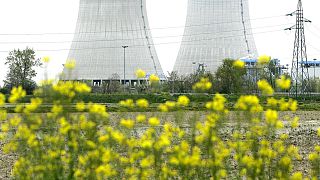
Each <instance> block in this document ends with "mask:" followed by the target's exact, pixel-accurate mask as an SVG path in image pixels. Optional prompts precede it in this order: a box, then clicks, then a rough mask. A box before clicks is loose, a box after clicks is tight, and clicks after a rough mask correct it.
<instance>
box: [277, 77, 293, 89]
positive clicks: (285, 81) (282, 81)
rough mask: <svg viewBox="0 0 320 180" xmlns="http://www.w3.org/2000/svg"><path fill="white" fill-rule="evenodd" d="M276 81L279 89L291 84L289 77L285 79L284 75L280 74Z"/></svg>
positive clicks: (287, 87)
mask: <svg viewBox="0 0 320 180" xmlns="http://www.w3.org/2000/svg"><path fill="white" fill-rule="evenodd" d="M276 83H277V86H278V87H280V88H281V89H284V90H288V89H290V86H291V79H287V78H286V76H284V75H282V76H281V78H280V79H277V82H276Z"/></svg>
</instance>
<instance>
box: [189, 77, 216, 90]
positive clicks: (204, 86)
mask: <svg viewBox="0 0 320 180" xmlns="http://www.w3.org/2000/svg"><path fill="white" fill-rule="evenodd" d="M211 88H212V83H211V82H210V81H209V78H201V80H200V82H197V83H196V84H194V85H193V86H192V89H193V90H199V91H207V90H210V89H211Z"/></svg>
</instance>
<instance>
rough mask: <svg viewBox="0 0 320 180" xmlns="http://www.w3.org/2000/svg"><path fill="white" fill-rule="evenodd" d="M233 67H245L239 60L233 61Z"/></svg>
mask: <svg viewBox="0 0 320 180" xmlns="http://www.w3.org/2000/svg"><path fill="white" fill-rule="evenodd" d="M233 67H235V68H239V69H242V68H244V67H245V63H244V62H243V61H241V60H236V61H234V62H233Z"/></svg>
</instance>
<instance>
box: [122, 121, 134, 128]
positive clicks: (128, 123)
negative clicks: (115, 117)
mask: <svg viewBox="0 0 320 180" xmlns="http://www.w3.org/2000/svg"><path fill="white" fill-rule="evenodd" d="M120 125H121V126H123V127H126V128H128V129H132V128H133V127H134V121H133V120H131V119H128V120H126V119H121V121H120Z"/></svg>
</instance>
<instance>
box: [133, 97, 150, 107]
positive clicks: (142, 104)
mask: <svg viewBox="0 0 320 180" xmlns="http://www.w3.org/2000/svg"><path fill="white" fill-rule="evenodd" d="M136 104H137V106H138V107H139V108H148V107H149V102H148V101H147V100H146V99H139V100H137V102H136Z"/></svg>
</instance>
